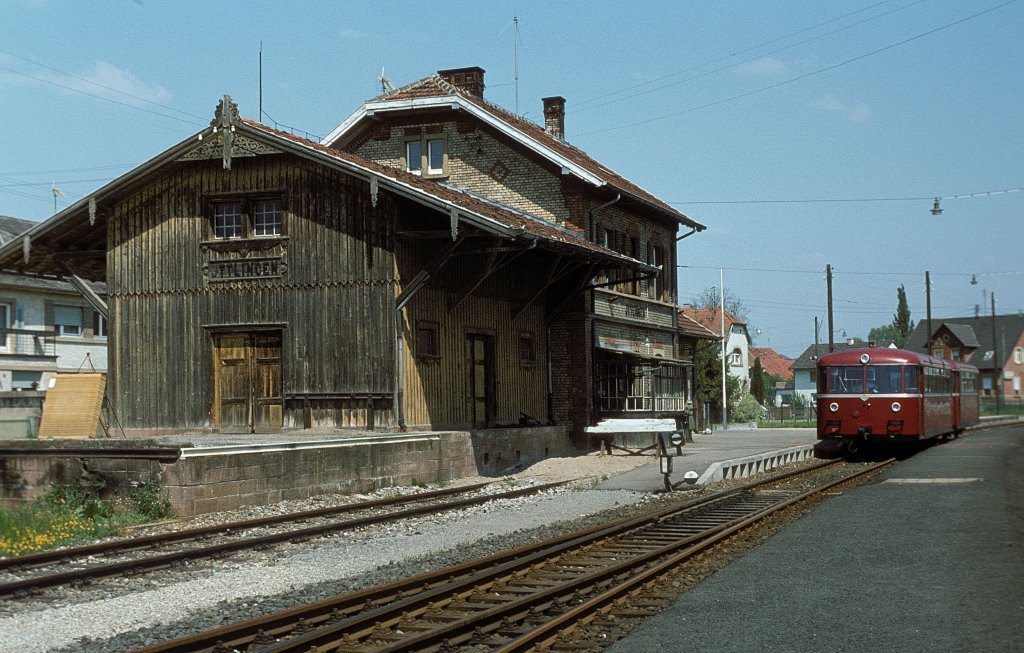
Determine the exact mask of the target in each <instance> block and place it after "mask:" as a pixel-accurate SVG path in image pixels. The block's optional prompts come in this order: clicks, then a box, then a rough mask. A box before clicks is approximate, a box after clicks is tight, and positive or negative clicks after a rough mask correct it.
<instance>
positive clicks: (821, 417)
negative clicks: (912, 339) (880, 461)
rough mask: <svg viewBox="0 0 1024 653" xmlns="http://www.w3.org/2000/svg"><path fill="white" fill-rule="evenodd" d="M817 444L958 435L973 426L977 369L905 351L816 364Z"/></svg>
mask: <svg viewBox="0 0 1024 653" xmlns="http://www.w3.org/2000/svg"><path fill="white" fill-rule="evenodd" d="M817 365H818V393H817V404H818V439H819V440H839V441H841V442H842V443H844V444H845V445H847V446H848V447H849V449H850V450H854V449H856V447H857V445H858V444H861V443H870V442H912V441H918V440H928V439H931V438H937V437H940V436H954V437H955V436H958V435H960V433H962V432H963V430H964V429H965V428H967V427H968V426H972V425H974V424H977V423H978V369H977V368H976V367H974V366H973V365H967V364H966V363H958V362H955V361H947V360H943V359H941V358H932V357H931V356H926V355H924V354H918V353H915V352H912V351H906V350H903V349H874V348H865V349H846V350H844V351H840V352H835V353H833V354H828V355H826V356H822V357H821V358H820V359H818V364H817Z"/></svg>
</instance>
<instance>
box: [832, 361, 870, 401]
mask: <svg viewBox="0 0 1024 653" xmlns="http://www.w3.org/2000/svg"><path fill="white" fill-rule="evenodd" d="M828 391H829V392H830V393H832V394H840V395H841V394H854V395H855V394H861V393H863V392H864V368H863V367H861V366H859V365H856V366H853V365H851V366H844V367H830V368H828Z"/></svg>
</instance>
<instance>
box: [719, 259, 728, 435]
mask: <svg viewBox="0 0 1024 653" xmlns="http://www.w3.org/2000/svg"><path fill="white" fill-rule="evenodd" d="M718 283H719V285H720V286H721V287H722V293H721V295H720V296H721V305H720V306H719V310H720V311H721V313H722V430H723V431H728V430H729V408H728V404H729V402H728V400H727V395H726V390H725V268H718Z"/></svg>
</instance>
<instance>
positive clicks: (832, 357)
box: [818, 347, 952, 366]
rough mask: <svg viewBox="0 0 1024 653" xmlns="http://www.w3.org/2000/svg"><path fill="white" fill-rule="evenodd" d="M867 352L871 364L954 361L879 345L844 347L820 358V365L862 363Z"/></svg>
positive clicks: (943, 364)
mask: <svg viewBox="0 0 1024 653" xmlns="http://www.w3.org/2000/svg"><path fill="white" fill-rule="evenodd" d="M864 354H867V355H868V357H869V364H871V365H887V364H888V365H899V364H903V365H907V364H921V363H930V364H932V365H940V366H948V365H949V363H951V362H952V361H947V360H943V359H941V358H932V357H931V356H926V355H924V354H919V353H917V352H913V351H907V350H906V349H888V348H877V347H858V348H856V349H844V350H843V351H837V352H834V353H831V354H827V355H825V356H822V357H821V358H819V359H818V365H819V366H820V365H860V364H861V360H860V357H861V356H862V355H864Z"/></svg>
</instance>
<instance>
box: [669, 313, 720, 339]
mask: <svg viewBox="0 0 1024 653" xmlns="http://www.w3.org/2000/svg"><path fill="white" fill-rule="evenodd" d="M676 326H678V327H679V331H680V332H681V333H682V334H683V335H686V336H690V337H692V338H700V339H701V340H721V338H719V336H718V332H717V331H712V330H711V329H709V328H707V327H706V326H704V325H703V324H701V323H700V322H697V321H696V320H694V319H693V318H691V317H689V316H688V315H686V314H685V313H683V311H682V310H678V311H676Z"/></svg>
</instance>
